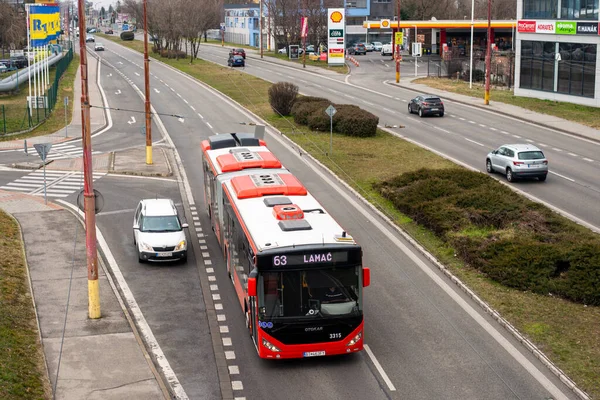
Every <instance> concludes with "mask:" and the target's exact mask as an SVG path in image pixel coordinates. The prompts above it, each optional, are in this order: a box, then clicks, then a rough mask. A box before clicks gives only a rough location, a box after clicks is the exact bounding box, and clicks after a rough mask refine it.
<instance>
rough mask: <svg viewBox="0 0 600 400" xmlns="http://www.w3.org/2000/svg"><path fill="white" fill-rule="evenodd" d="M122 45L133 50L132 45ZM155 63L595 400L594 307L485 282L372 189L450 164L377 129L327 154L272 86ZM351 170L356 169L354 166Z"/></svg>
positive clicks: (599, 357)
mask: <svg viewBox="0 0 600 400" xmlns="http://www.w3.org/2000/svg"><path fill="white" fill-rule="evenodd" d="M116 41H118V40H116ZM121 44H124V45H125V46H128V47H131V48H134V49H135V48H136V44H135V43H132V42H121ZM130 44H132V45H130ZM161 61H163V62H165V63H166V64H168V65H171V66H173V67H175V68H178V69H180V70H181V71H184V72H186V73H188V74H190V75H192V76H194V77H195V78H197V79H199V80H200V81H203V82H205V83H206V84H208V85H210V86H212V87H214V88H215V89H217V90H219V91H220V92H222V93H224V94H225V95H227V96H229V97H230V98H232V99H234V100H236V101H237V102H239V103H240V104H241V105H242V106H244V107H246V108H247V109H248V110H250V111H252V112H253V113H255V114H257V115H258V116H260V117H261V118H263V119H265V120H266V121H268V122H269V123H271V124H272V125H273V126H275V127H276V128H277V129H278V130H280V131H281V132H282V133H283V134H285V135H286V136H287V137H289V138H290V139H291V140H293V141H294V142H295V143H297V144H298V145H299V146H301V147H302V148H303V149H304V150H305V151H307V152H309V153H310V154H311V155H313V156H314V157H316V158H317V159H318V160H319V161H321V162H322V163H323V164H325V165H326V166H327V167H328V168H330V169H331V170H332V171H333V172H334V173H336V174H337V175H338V176H339V177H340V178H342V179H343V180H345V181H346V182H348V183H349V184H350V185H351V186H352V187H354V188H355V189H356V190H358V191H359V192H360V193H361V194H362V195H363V196H364V197H365V198H367V199H368V200H369V201H370V202H371V203H372V204H374V205H375V206H376V207H378V208H379V209H380V210H381V211H383V212H384V213H386V214H387V215H388V216H389V217H390V218H391V219H392V220H394V221H395V223H396V224H397V225H398V226H400V227H401V228H402V229H404V230H405V231H407V232H408V233H409V234H410V235H411V236H412V237H413V238H415V239H416V240H417V241H418V242H419V243H420V244H421V245H423V246H424V247H425V248H426V249H427V250H428V251H430V252H431V253H432V254H433V255H434V256H436V257H437V258H438V259H439V260H440V261H441V262H442V263H443V264H444V265H446V266H447V267H448V268H449V270H450V271H451V272H452V273H453V274H455V275H456V276H457V277H459V278H460V279H461V280H462V281H463V282H464V283H465V284H466V285H467V286H469V287H470V288H471V289H472V290H473V291H475V292H476V293H477V294H478V295H479V296H480V297H481V298H483V299H484V300H485V301H486V302H487V303H488V304H490V306H491V307H493V308H494V309H496V310H497V311H498V312H500V313H501V314H502V316H503V317H504V318H506V319H507V320H508V321H510V323H511V324H513V325H514V326H515V327H516V328H517V329H518V330H519V331H520V332H522V333H523V334H524V335H525V336H527V337H528V338H529V339H530V340H531V341H532V342H534V343H535V344H536V345H537V346H538V347H539V348H540V349H541V350H542V351H543V352H544V353H545V354H546V355H547V356H548V357H550V359H551V360H552V361H553V362H554V363H555V364H556V365H557V366H558V367H559V368H561V369H562V370H563V371H564V372H565V373H566V374H567V375H568V376H569V377H571V378H572V379H573V380H575V382H577V384H578V385H579V386H580V387H582V388H583V389H584V390H586V391H587V392H588V393H589V394H590V395H591V396H592V397H593V398H599V399H600V379H598V377H600V307H591V306H584V305H582V304H576V303H572V302H569V301H565V300H562V299H559V298H555V297H550V296H543V295H537V294H533V293H531V292H524V291H519V290H515V289H510V288H507V287H504V286H502V285H500V284H498V283H497V282H494V281H492V280H491V279H489V278H487V277H486V276H485V275H484V274H482V273H480V272H479V271H477V270H474V269H472V268H470V267H469V266H468V265H466V264H465V263H463V262H461V261H460V260H459V259H458V257H456V256H455V254H456V251H455V249H454V248H452V247H451V246H449V245H448V243H447V242H444V241H442V240H441V239H440V238H438V237H437V236H436V235H435V234H433V232H431V231H429V230H427V229H425V228H424V227H422V226H420V225H418V224H416V223H415V222H414V221H413V220H412V219H411V218H409V217H408V216H406V215H405V214H402V213H401V212H399V211H398V210H397V209H396V208H395V207H394V206H393V204H392V203H391V202H390V201H388V200H387V199H385V198H383V197H382V196H381V195H380V194H379V191H378V190H377V189H375V185H376V184H377V183H379V182H382V181H384V180H386V179H389V178H391V177H393V176H396V175H400V174H403V173H406V172H413V171H416V170H419V169H421V168H424V167H425V168H431V169H442V168H449V167H455V165H454V164H452V163H451V162H449V161H447V160H445V159H443V158H441V157H439V156H437V155H435V154H433V153H431V152H429V151H427V150H425V149H422V148H420V147H418V146H416V145H413V144H411V143H409V142H406V141H404V140H401V139H399V138H397V137H395V136H393V135H391V134H389V133H387V132H384V131H382V130H379V131H378V132H377V135H376V136H375V137H372V138H353V137H346V136H341V135H337V134H334V135H333V153H332V154H331V155H328V154H327V153H328V151H329V140H330V135H329V133H328V132H311V131H309V130H308V128H306V127H304V126H297V125H295V124H294V123H293V120H292V119H291V118H289V117H282V116H279V115H277V114H275V113H274V112H273V111H272V109H271V107H270V105H269V103H268V94H267V92H268V89H269V87H270V86H271V83H269V82H266V81H263V80H261V79H258V78H255V77H253V76H250V75H248V74H245V73H243V72H241V71H239V70H233V69H231V68H227V67H223V66H220V65H216V64H213V63H210V62H206V61H202V60H197V61H194V64H192V65H190V63H189V60H178V61H175V60H167V59H161ZM357 165H360V166H361V168H356V166H357Z"/></svg>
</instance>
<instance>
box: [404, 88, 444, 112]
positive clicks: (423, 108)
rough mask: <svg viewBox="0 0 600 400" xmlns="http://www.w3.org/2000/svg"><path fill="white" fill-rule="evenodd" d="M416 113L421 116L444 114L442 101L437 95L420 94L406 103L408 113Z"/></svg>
mask: <svg viewBox="0 0 600 400" xmlns="http://www.w3.org/2000/svg"><path fill="white" fill-rule="evenodd" d="M414 112H416V113H418V114H419V117H421V118H423V117H424V116H426V115H431V114H436V115H439V116H440V117H443V116H444V102H443V101H442V99H440V98H439V97H438V96H434V95H431V94H422V95H420V96H417V97H415V98H414V99H412V100H411V101H410V103H408V113H409V114H412V113H414Z"/></svg>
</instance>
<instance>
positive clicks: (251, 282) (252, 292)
mask: <svg viewBox="0 0 600 400" xmlns="http://www.w3.org/2000/svg"><path fill="white" fill-rule="evenodd" d="M248 296H252V297H254V296H256V278H248Z"/></svg>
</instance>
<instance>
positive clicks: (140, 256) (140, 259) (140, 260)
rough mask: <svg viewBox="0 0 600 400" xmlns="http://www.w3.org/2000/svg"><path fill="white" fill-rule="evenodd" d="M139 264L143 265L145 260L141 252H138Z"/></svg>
mask: <svg viewBox="0 0 600 400" xmlns="http://www.w3.org/2000/svg"><path fill="white" fill-rule="evenodd" d="M138 262H139V263H140V264H143V263H144V259H143V258H142V255H141V254H140V252H139V251H138Z"/></svg>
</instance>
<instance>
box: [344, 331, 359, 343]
mask: <svg viewBox="0 0 600 400" xmlns="http://www.w3.org/2000/svg"><path fill="white" fill-rule="evenodd" d="M361 338H362V331H360V332H358V334H357V335H356V336H354V338H353V339H352V340H351V341H349V342H348V344H347V345H346V346H354V345H355V344H356V342H358V341H359V340H360V339H361Z"/></svg>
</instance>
